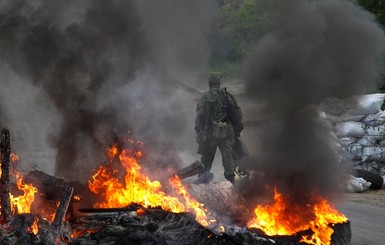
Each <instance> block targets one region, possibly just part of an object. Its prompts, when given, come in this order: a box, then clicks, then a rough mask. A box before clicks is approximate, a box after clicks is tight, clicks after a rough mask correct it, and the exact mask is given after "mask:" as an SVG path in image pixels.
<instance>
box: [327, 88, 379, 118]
mask: <svg viewBox="0 0 385 245" xmlns="http://www.w3.org/2000/svg"><path fill="white" fill-rule="evenodd" d="M384 99H385V94H383V93H377V94H367V95H356V96H352V97H350V98H346V99H338V98H333V97H330V98H326V99H324V100H323V101H322V102H321V104H320V108H321V110H323V111H325V112H326V113H327V114H330V115H335V116H341V115H342V114H344V117H346V116H348V115H369V114H375V113H378V112H380V111H381V105H382V103H383V101H384Z"/></svg>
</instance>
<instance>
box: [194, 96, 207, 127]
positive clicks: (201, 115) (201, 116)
mask: <svg viewBox="0 0 385 245" xmlns="http://www.w3.org/2000/svg"><path fill="white" fill-rule="evenodd" d="M204 97H205V96H202V97H201V99H200V101H199V103H198V105H197V108H196V116H195V132H196V133H200V132H201V131H203V130H204V120H205V98H204Z"/></svg>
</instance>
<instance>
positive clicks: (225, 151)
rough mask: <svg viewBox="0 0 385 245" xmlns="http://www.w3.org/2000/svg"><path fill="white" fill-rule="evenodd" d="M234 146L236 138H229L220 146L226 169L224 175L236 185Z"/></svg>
mask: <svg viewBox="0 0 385 245" xmlns="http://www.w3.org/2000/svg"><path fill="white" fill-rule="evenodd" d="M233 145H234V137H231V135H230V136H229V137H227V138H226V139H224V140H223V141H222V142H221V143H220V144H219V145H218V146H219V150H220V151H221V155H222V164H223V168H224V175H225V178H226V179H227V180H228V181H230V182H231V183H234V178H235V174H234V170H235V166H234V159H233Z"/></svg>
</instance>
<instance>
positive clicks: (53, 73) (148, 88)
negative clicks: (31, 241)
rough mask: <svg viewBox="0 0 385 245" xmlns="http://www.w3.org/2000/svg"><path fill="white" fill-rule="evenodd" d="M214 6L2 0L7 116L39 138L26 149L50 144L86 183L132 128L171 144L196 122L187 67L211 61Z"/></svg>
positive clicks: (60, 168) (67, 172)
mask: <svg viewBox="0 0 385 245" xmlns="http://www.w3.org/2000/svg"><path fill="white" fill-rule="evenodd" d="M213 9H214V6H213V5H212V4H210V3H207V1H203V0H202V1H194V2H193V3H192V2H191V1H176V0H169V1H162V3H158V2H157V1H146V3H144V2H143V1H134V0H131V1H123V0H111V1H103V0H92V1H91V0H81V1H73V0H70V1H68V0H65V1H64V0H55V1H51V0H33V1H21V0H15V1H13V0H12V1H3V2H2V3H1V5H0V33H1V35H0V55H1V73H2V75H3V78H5V79H3V80H2V81H1V82H0V83H1V86H2V87H5V88H6V89H7V91H5V90H3V92H2V93H1V110H0V112H1V115H0V116H1V121H2V123H3V124H7V125H9V126H8V127H10V128H12V129H13V132H14V134H16V137H15V138H17V139H18V141H21V142H24V141H25V138H26V137H27V136H28V137H30V138H32V139H33V140H28V144H27V143H21V145H22V146H23V147H33V146H31V145H30V144H29V143H32V142H35V143H36V144H39V145H41V146H45V147H47V148H49V149H50V151H51V152H52V155H54V156H55V162H56V163H53V162H51V163H46V164H51V165H55V168H54V171H55V175H57V176H60V177H64V178H66V179H69V180H82V181H84V180H85V178H87V177H88V175H89V174H90V173H91V171H90V170H91V169H92V168H94V167H95V166H96V164H97V163H98V161H101V160H102V159H103V155H104V151H105V149H106V147H108V146H110V145H111V144H113V143H115V142H117V141H119V140H121V138H122V137H124V136H127V135H128V131H130V132H132V133H133V134H135V136H137V137H138V138H140V139H141V140H143V141H144V142H146V141H147V142H146V143H148V144H149V146H150V147H151V146H152V147H153V148H154V149H159V147H160V146H163V147H165V146H170V149H172V147H173V145H172V144H173V143H172V142H173V139H181V138H182V139H183V138H184V135H185V134H186V127H185V125H186V121H187V120H189V117H188V114H189V112H190V111H188V109H186V108H189V107H190V106H191V101H188V99H187V101H186V100H183V101H186V103H187V104H186V105H188V106H186V107H185V106H184V105H185V104H180V102H179V104H178V101H181V100H180V98H181V97H183V98H185V94H184V91H185V90H184V89H186V85H185V84H184V83H188V81H189V79H191V77H192V75H188V76H187V75H185V74H196V73H198V72H200V71H201V69H203V68H204V67H205V65H206V64H207V60H208V53H209V52H208V51H209V50H208V44H207V43H206V38H205V36H206V32H207V31H208V26H210V21H211V17H210V13H211V11H213ZM193 99H194V98H191V100H193ZM193 109H194V108H192V110H193ZM25 111H27V112H25ZM17 112H20V113H17ZM28 121H29V122H28ZM130 136H132V135H130ZM36 141H38V142H36ZM39 141H44V142H46V143H45V144H43V143H41V142H39ZM32 144H33V143H32ZM28 145H29V146H28ZM26 155H28V154H26ZM36 161H38V159H37V160H36ZM37 165H38V166H40V167H41V168H42V169H47V168H48V169H50V167H48V166H42V165H41V163H39V162H37ZM51 168H52V167H51Z"/></svg>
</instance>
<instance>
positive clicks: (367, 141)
mask: <svg viewBox="0 0 385 245" xmlns="http://www.w3.org/2000/svg"><path fill="white" fill-rule="evenodd" d="M356 143H357V144H360V145H362V146H374V145H376V144H377V139H376V138H375V137H372V136H363V137H362V138H359V139H358V140H357V141H356Z"/></svg>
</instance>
